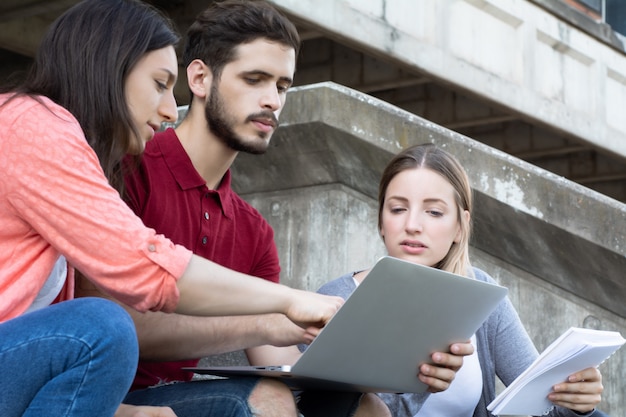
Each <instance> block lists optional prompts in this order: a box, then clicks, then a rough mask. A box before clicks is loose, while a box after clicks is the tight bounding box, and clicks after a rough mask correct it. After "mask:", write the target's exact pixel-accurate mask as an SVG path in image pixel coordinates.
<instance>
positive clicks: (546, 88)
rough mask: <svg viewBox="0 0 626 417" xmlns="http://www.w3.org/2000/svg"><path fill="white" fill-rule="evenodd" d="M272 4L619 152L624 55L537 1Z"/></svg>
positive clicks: (310, 0)
mask: <svg viewBox="0 0 626 417" xmlns="http://www.w3.org/2000/svg"><path fill="white" fill-rule="evenodd" d="M271 1H272V2H273V3H274V4H276V5H277V6H279V7H281V8H282V9H283V10H285V11H286V12H288V13H290V14H291V15H293V16H295V17H296V18H298V19H302V20H304V21H306V22H307V23H309V24H310V25H312V27H314V28H315V29H316V30H319V31H320V32H323V33H325V34H326V35H328V36H329V37H331V38H334V39H338V40H340V41H341V42H342V43H345V44H352V45H355V46H357V47H359V48H361V49H366V50H368V51H370V52H371V53H373V54H376V55H379V56H381V57H384V59H385V60H395V61H396V62H398V63H399V64H401V65H402V66H404V67H406V68H412V69H414V70H417V71H419V72H420V73H423V74H426V75H428V76H429V77H433V78H435V79H439V80H441V81H442V82H445V83H450V84H451V85H454V86H455V87H456V88H459V89H461V90H466V91H470V92H471V93H472V94H476V95H478V96H480V97H483V98H485V99H486V100H490V101H492V102H493V103H496V104H497V105H498V106H501V107H503V108H506V109H510V110H511V111H513V112H516V113H520V114H522V115H524V117H526V118H528V119H530V120H534V121H536V122H538V123H542V124H546V125H549V126H552V127H555V128H557V129H560V130H562V131H564V132H568V133H569V134H572V135H573V136H576V137H578V138H579V139H580V140H582V141H585V142H588V143H591V144H593V145H594V146H597V147H600V148H603V149H605V150H606V151H608V152H613V153H615V154H617V155H620V156H621V157H624V156H626V141H625V140H624V139H625V138H626V122H625V120H626V119H624V117H623V115H622V111H621V109H622V108H623V100H624V95H625V94H626V59H624V52H623V51H622V50H617V49H614V48H613V47H612V46H609V45H607V44H606V43H604V42H603V41H602V40H599V39H598V38H595V37H593V36H590V35H588V34H587V33H585V32H583V31H581V30H579V29H578V28H576V27H575V26H573V25H572V24H570V23H569V22H567V21H565V20H562V19H561V18H560V17H559V16H557V15H554V14H551V13H549V12H548V11H547V10H546V9H544V8H542V7H540V6H539V5H538V4H535V3H534V2H531V1H520V0H498V1H495V0H462V1H459V0H420V1H411V0H397V1H386V0H323V1H320V0H271Z"/></svg>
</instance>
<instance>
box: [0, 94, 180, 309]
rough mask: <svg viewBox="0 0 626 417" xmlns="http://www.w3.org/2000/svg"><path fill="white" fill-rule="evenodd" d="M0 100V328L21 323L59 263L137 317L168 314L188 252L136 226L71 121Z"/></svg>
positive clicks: (18, 101) (69, 290) (29, 103)
mask: <svg viewBox="0 0 626 417" xmlns="http://www.w3.org/2000/svg"><path fill="white" fill-rule="evenodd" d="M7 98H8V96H7V95H0V126H2V131H1V132H2V133H0V172H1V173H2V175H0V322H2V321H5V320H8V319H10V318H13V317H16V316H19V315H20V314H22V313H23V312H24V311H26V309H28V307H29V306H30V304H31V303H32V302H33V300H34V299H35V297H36V295H37V294H38V292H39V290H40V289H41V287H42V286H43V284H44V283H45V281H46V279H47V277H48V275H49V274H50V271H51V270H52V267H53V265H54V263H55V261H56V260H57V259H58V257H59V255H64V256H65V258H66V259H67V261H68V264H69V265H70V268H69V273H68V282H67V285H66V288H65V291H64V292H63V293H62V296H63V297H62V298H64V299H68V298H71V297H72V296H73V269H72V267H76V268H78V269H79V270H81V271H82V272H83V273H84V274H85V275H86V276H88V277H90V278H91V280H92V281H93V282H94V283H95V284H96V285H97V286H98V287H99V288H101V289H102V290H103V291H105V292H107V293H109V294H110V295H112V296H113V297H115V298H117V299H118V300H120V301H121V302H123V303H125V304H128V305H130V306H133V307H134V308H136V309H138V310H139V311H146V310H163V311H173V310H174V308H175V307H176V304H177V302H178V289H177V287H176V281H177V279H178V278H179V277H180V276H181V275H182V273H183V272H184V270H185V269H186V267H187V265H188V263H189V260H190V258H191V252H190V251H189V250H187V249H185V248H184V247H182V246H179V245H175V244H173V243H172V242H171V241H170V240H168V239H167V238H165V237H164V236H162V235H157V234H156V233H155V231H154V230H153V229H149V228H147V227H145V226H144V225H143V223H142V222H141V220H140V219H139V218H138V217H137V216H135V214H134V213H133V212H132V210H130V209H129V208H128V206H127V205H126V204H125V203H124V202H123V201H122V200H121V199H120V196H119V194H118V193H117V191H115V190H114V189H113V188H112V187H111V186H110V185H109V184H108V181H107V179H106V177H105V176H104V173H103V171H102V168H101V166H100V163H99V161H98V158H97V156H96V154H95V152H94V151H93V150H92V148H91V147H90V146H89V145H88V143H87V141H86V139H85V137H84V134H83V132H82V130H81V128H80V125H79V123H78V122H77V121H76V119H75V118H74V117H73V116H72V115H71V114H70V113H69V112H68V111H67V110H65V109H64V108H62V107H60V106H58V105H56V104H55V103H53V102H52V101H50V100H48V99H46V98H42V99H41V101H42V102H41V103H40V102H38V101H37V100H35V99H33V98H30V97H18V98H14V99H13V100H11V101H9V102H8V103H5V101H6V99H7Z"/></svg>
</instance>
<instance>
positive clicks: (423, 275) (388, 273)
mask: <svg viewBox="0 0 626 417" xmlns="http://www.w3.org/2000/svg"><path fill="white" fill-rule="evenodd" d="M507 292H508V290H507V289H506V288H504V287H501V286H498V285H493V284H489V283H485V282H482V281H477V280H474V279H468V278H465V277H461V276H458V275H454V274H451V273H449V272H445V271H442V270H439V269H434V268H429V267H425V266H421V265H417V264H414V263H412V262H407V261H403V260H400V259H397V258H392V257H389V256H387V257H383V258H381V259H380V260H379V261H378V262H377V263H376V265H375V266H374V268H372V270H371V271H370V273H369V274H368V275H367V277H366V278H365V279H364V280H363V282H362V283H361V285H359V286H358V287H357V289H356V290H355V291H354V292H353V293H352V295H351V296H350V297H349V298H348V299H347V300H346V302H345V303H344V305H343V306H342V307H341V308H340V309H339V311H338V312H337V313H336V314H335V316H333V318H332V319H331V320H330V321H329V322H328V324H327V325H326V327H324V329H323V330H322V331H321V332H320V334H319V335H318V336H317V337H316V338H315V340H314V341H313V343H311V345H310V346H308V348H307V349H306V351H305V352H304V353H303V354H302V356H301V357H300V358H299V359H298V361H297V362H296V363H295V364H294V365H293V366H286V365H285V366H262V367H259V366H226V367H225V366H215V367H196V368H185V369H186V370H190V371H193V372H196V373H198V374H209V375H215V376H222V377H233V376H250V375H257V376H265V377H274V378H279V379H281V380H282V381H283V382H285V383H286V384H287V385H289V386H290V387H291V388H292V389H324V390H339V391H358V392H394V393H404V392H412V393H419V392H424V391H425V390H426V389H427V386H426V385H425V384H424V383H422V382H421V381H420V380H419V379H418V378H417V373H418V366H419V364H421V363H424V362H430V355H431V353H432V352H435V351H441V352H446V351H448V348H449V346H450V344H452V343H454V342H461V341H466V340H469V339H470V337H471V336H472V335H473V334H474V333H475V332H476V330H478V328H479V327H480V326H481V324H482V323H483V322H484V321H485V320H486V318H487V317H488V316H489V314H490V313H491V312H492V311H493V310H494V309H495V307H496V306H497V305H498V303H499V302H500V301H501V300H502V299H503V298H504V297H505V296H506V294H507Z"/></svg>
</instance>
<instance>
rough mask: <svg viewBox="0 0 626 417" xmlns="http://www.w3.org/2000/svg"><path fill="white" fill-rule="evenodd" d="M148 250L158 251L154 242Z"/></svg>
mask: <svg viewBox="0 0 626 417" xmlns="http://www.w3.org/2000/svg"><path fill="white" fill-rule="evenodd" d="M148 251H150V252H156V246H154V245H153V244H150V245H148Z"/></svg>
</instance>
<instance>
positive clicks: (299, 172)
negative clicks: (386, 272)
mask: <svg viewBox="0 0 626 417" xmlns="http://www.w3.org/2000/svg"><path fill="white" fill-rule="evenodd" d="M281 126H282V127H281V128H280V129H279V130H278V131H277V133H276V135H275V136H274V138H273V139H272V144H271V148H270V150H269V151H268V152H267V154H266V155H264V156H262V157H258V156H253V155H243V154H242V155H240V156H239V157H238V159H237V161H236V165H235V166H236V171H235V172H236V174H235V176H234V177H235V182H234V184H235V186H236V187H237V189H238V190H239V191H240V192H241V193H243V194H247V193H253V192H256V193H258V192H266V191H276V190H286V189H293V188H301V187H306V186H313V185H321V184H332V183H340V184H344V185H346V186H347V187H349V188H352V189H354V190H356V191H359V192H360V193H363V194H365V195H366V196H369V197H372V198H375V197H376V192H377V184H378V179H379V177H380V173H381V171H382V169H383V167H384V165H385V164H386V162H387V161H388V160H389V159H390V158H391V156H392V155H393V154H394V153H396V152H397V151H399V150H400V149H401V148H403V147H406V146H407V145H411V144H416V143H422V142H426V141H428V142H434V143H436V144H438V145H440V146H442V147H445V148H446V149H448V150H449V151H450V152H452V153H453V154H454V155H456V156H457V157H458V159H459V160H460V161H461V162H462V163H463V165H464V166H465V167H466V169H467V171H468V173H469V175H470V179H471V181H472V184H473V187H474V191H475V197H476V209H475V213H474V227H475V229H474V239H473V242H472V243H473V245H474V246H475V247H477V248H479V249H481V250H484V251H485V252H487V253H489V254H491V255H493V256H495V257H497V258H501V259H504V260H506V261H507V262H509V263H511V264H513V265H515V266H516V267H518V268H520V269H522V270H525V271H528V272H530V273H532V274H533V275H536V276H538V277H541V278H542V279H544V280H546V281H547V282H550V283H552V284H554V285H557V286H558V287H560V288H563V289H565V290H567V291H570V292H572V293H574V294H577V295H579V296H580V297H581V298H584V299H586V300H588V301H591V302H593V303H595V304H598V305H601V306H603V307H604V308H606V309H608V310H610V311H612V312H614V313H616V314H618V315H619V316H621V317H626V303H624V302H623V299H622V298H621V297H619V296H617V295H618V294H626V276H625V275H626V206H625V205H624V204H622V203H619V202H617V201H615V200H612V199H610V198H608V197H605V196H603V195H601V194H598V193H595V192H593V191H591V190H589V189H587V188H584V187H582V186H579V185H577V184H574V183H572V182H569V181H567V180H565V179H563V178H561V177H557V176H555V175H553V174H550V173H549V172H547V171H544V170H541V169H539V168H536V167H534V166H532V165H529V164H526V163H524V162H523V161H520V160H518V159H515V158H512V157H510V156H508V155H506V154H504V153H501V152H499V151H496V150H494V149H492V148H489V147H486V146H484V145H482V144H480V143H477V142H475V141H473V140H471V139H469V138H466V137H463V136H461V135H458V134H455V133H454V132H452V131H449V130H447V129H443V128H441V127H439V126H437V125H435V124H433V123H430V122H428V121H426V120H424V119H421V118H419V117H417V116H414V115H412V114H410V113H407V112H404V111H402V110H399V109H397V108H395V107H393V106H390V105H388V104H386V103H384V102H381V101H379V100H376V99H373V98H371V97H369V96H367V95H364V94H361V93H358V92H355V91H353V90H349V89H347V88H343V87H340V86H338V85H335V84H332V83H324V84H318V85H315V86H309V87H304V88H299V89H297V91H293V92H292V93H290V95H289V100H288V102H287V106H286V108H285V110H284V112H283V114H282V116H281Z"/></svg>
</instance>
